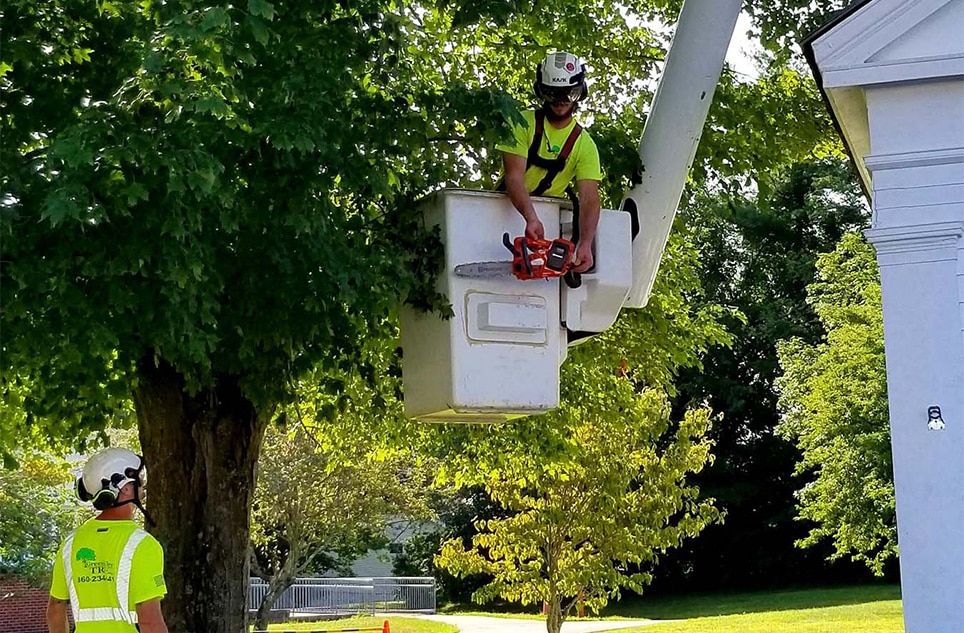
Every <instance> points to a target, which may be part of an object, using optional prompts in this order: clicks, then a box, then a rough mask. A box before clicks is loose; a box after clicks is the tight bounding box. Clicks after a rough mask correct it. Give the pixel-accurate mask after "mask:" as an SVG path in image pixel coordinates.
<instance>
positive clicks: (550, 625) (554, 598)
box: [546, 592, 565, 633]
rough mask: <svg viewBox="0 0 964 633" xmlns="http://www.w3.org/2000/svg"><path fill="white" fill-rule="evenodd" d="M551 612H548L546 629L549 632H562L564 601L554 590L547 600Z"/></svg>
mask: <svg viewBox="0 0 964 633" xmlns="http://www.w3.org/2000/svg"><path fill="white" fill-rule="evenodd" d="M547 602H548V604H549V612H548V613H547V614H546V631H548V633H560V631H562V623H563V621H564V620H565V616H564V615H563V613H562V601H561V598H560V597H559V595H558V594H556V593H555V592H552V594H551V595H550V597H549V600H548V601H547Z"/></svg>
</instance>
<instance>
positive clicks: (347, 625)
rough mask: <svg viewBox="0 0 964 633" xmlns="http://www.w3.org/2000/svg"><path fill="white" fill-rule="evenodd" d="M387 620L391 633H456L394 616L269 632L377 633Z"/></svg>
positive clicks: (293, 625) (282, 626) (446, 626)
mask: <svg viewBox="0 0 964 633" xmlns="http://www.w3.org/2000/svg"><path fill="white" fill-rule="evenodd" d="M385 620H388V626H389V628H390V629H391V633H457V631H458V629H456V628H455V627H454V626H452V625H451V624H443V623H441V622H432V621H430V620H418V619H416V618H404V617H395V616H381V617H374V618H373V617H369V616H362V617H352V618H341V619H338V620H325V621H323V622H297V623H296V622H290V623H288V624H271V625H269V626H268V630H269V631H279V632H280V631H338V630H340V629H366V628H372V629H375V630H374V631H372V632H371V633H378V632H379V631H381V630H382V624H383V623H384V622H385Z"/></svg>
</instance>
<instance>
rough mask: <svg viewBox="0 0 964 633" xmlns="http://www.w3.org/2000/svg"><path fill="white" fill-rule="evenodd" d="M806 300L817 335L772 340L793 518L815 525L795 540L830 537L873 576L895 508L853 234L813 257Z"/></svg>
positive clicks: (879, 363)
mask: <svg viewBox="0 0 964 633" xmlns="http://www.w3.org/2000/svg"><path fill="white" fill-rule="evenodd" d="M817 266H818V269H819V279H818V280H817V281H816V282H814V283H813V284H812V285H811V286H810V287H809V289H808V295H809V299H808V300H809V302H810V303H811V305H812V306H813V308H814V310H815V311H816V312H817V314H818V315H819V317H820V320H821V322H822V323H823V325H824V327H825V328H826V331H827V335H826V339H825V340H824V341H822V342H820V343H817V344H809V343H806V342H804V341H802V340H800V339H797V338H793V339H789V340H787V341H784V342H782V343H781V344H780V345H779V347H778V350H779V354H780V365H781V366H782V368H783V371H784V375H783V377H782V378H780V380H779V381H778V386H779V388H780V407H781V409H782V411H783V413H784V419H783V422H782V423H781V424H780V427H779V430H780V432H781V433H782V434H783V435H784V436H785V437H787V438H788V439H791V440H792V441H794V442H795V443H796V445H797V446H798V447H799V449H800V451H801V453H802V459H801V461H800V463H799V464H798V467H797V472H798V473H801V474H803V473H813V474H814V480H813V482H812V483H810V484H808V485H807V486H805V487H804V488H803V489H801V490H800V491H799V493H798V500H799V504H800V506H799V508H800V516H801V517H802V518H806V519H810V520H812V521H815V522H816V523H817V527H815V528H814V529H812V530H811V531H810V534H809V536H808V537H807V538H806V539H803V540H802V541H800V543H799V544H800V545H801V546H804V547H807V546H810V545H813V544H815V543H817V542H819V541H820V540H822V539H830V540H831V541H832V542H833V545H834V548H835V551H834V553H833V555H832V558H841V557H843V556H848V555H849V556H850V557H851V558H853V559H854V560H858V561H863V562H864V563H866V564H867V566H868V567H870V568H871V569H872V570H873V571H874V572H875V573H878V574H880V573H883V565H884V563H885V562H886V561H887V560H889V559H891V558H894V557H896V556H897V521H896V518H897V515H896V505H895V497H894V479H893V460H892V457H891V451H890V427H889V420H890V419H889V416H888V411H887V378H886V367H885V364H884V326H883V310H882V305H881V294H880V280H879V277H878V272H877V262H876V259H875V257H874V252H873V248H872V247H871V246H870V245H869V244H868V243H867V242H865V241H864V240H863V238H862V237H861V236H860V235H859V234H857V233H850V234H848V235H846V236H844V238H843V239H842V240H841V242H840V244H839V246H838V247H837V249H836V250H835V251H834V252H832V253H828V254H826V255H824V256H822V257H821V258H820V260H819V262H818V264H817Z"/></svg>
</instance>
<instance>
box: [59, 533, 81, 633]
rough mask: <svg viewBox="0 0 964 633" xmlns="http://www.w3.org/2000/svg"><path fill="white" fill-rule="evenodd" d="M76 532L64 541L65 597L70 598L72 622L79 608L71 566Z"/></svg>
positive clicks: (75, 618) (75, 619)
mask: <svg viewBox="0 0 964 633" xmlns="http://www.w3.org/2000/svg"><path fill="white" fill-rule="evenodd" d="M76 533H77V530H74V531H73V532H71V533H70V536H68V537H67V540H66V541H64V551H63V558H64V579H65V580H66V581H67V595H69V596H70V610H71V612H72V613H73V616H74V622H76V621H77V617H78V616H77V611H78V609H79V607H80V603H79V602H78V601H77V587H75V586H74V569H73V565H71V563H72V561H73V559H74V552H73V549H74V534H76Z"/></svg>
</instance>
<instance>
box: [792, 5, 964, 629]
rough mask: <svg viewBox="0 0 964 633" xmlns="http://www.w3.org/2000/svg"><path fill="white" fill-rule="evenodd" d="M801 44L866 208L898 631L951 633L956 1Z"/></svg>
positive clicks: (960, 270) (960, 485) (844, 17)
mask: <svg viewBox="0 0 964 633" xmlns="http://www.w3.org/2000/svg"><path fill="white" fill-rule="evenodd" d="M804 48H805V51H806V53H807V56H808V59H809V60H810V63H811V66H812V67H813V69H814V74H815V76H816V78H817V81H818V84H819V85H820V87H821V89H822V91H823V93H824V95H825V97H826V99H827V102H828V105H829V107H830V109H831V112H832V114H833V116H834V118H835V120H836V122H837V124H838V127H839V129H840V132H841V134H842V136H843V138H844V141H845V142H846V144H847V146H848V148H849V150H850V154H851V156H852V158H853V160H854V163H855V164H856V166H857V170H858V172H859V174H860V177H861V179H862V181H863V184H864V187H865V189H866V191H867V192H869V193H870V195H871V198H872V203H873V210H874V215H873V225H872V228H871V229H870V230H868V231H867V238H868V239H869V240H870V241H871V242H872V243H873V245H874V247H875V248H876V249H877V261H878V263H879V264H880V274H881V283H882V288H883V303H884V338H885V346H886V355H887V387H888V391H889V397H890V403H889V404H890V419H891V434H892V438H893V454H894V478H895V483H896V492H897V523H898V535H899V541H900V559H901V586H902V593H903V600H904V621H905V626H906V631H907V633H962V632H964V337H962V331H964V243H962V235H964V0H862V1H860V2H857V3H855V4H854V5H852V6H851V7H850V8H848V9H846V10H844V11H843V12H841V14H840V15H838V16H837V17H836V18H835V19H834V20H833V21H831V22H830V23H829V24H827V25H826V26H825V27H824V28H822V29H821V30H820V31H819V32H817V33H815V34H814V35H813V36H811V37H810V38H809V39H808V41H807V42H806V43H805V47H804ZM938 408H939V410H938Z"/></svg>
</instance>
